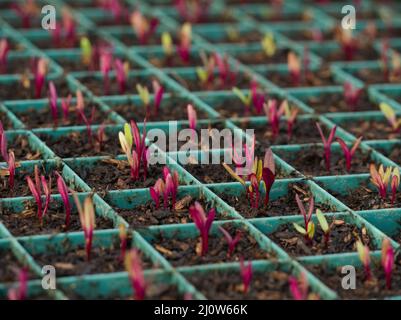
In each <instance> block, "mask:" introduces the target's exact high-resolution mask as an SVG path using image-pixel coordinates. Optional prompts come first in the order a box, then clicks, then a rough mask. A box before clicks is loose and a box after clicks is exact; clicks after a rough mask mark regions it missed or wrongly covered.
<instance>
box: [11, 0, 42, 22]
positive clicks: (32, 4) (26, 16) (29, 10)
mask: <svg viewBox="0 0 401 320" xmlns="http://www.w3.org/2000/svg"><path fill="white" fill-rule="evenodd" d="M11 8H12V9H13V10H14V11H15V13H16V14H17V15H18V16H19V17H20V18H21V24H22V27H23V28H25V29H26V28H30V27H31V19H32V18H33V17H34V16H35V15H36V13H37V12H38V7H37V5H36V0H26V1H25V3H24V2H22V3H12V4H11Z"/></svg>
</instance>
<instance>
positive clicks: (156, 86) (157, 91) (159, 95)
mask: <svg viewBox="0 0 401 320" xmlns="http://www.w3.org/2000/svg"><path fill="white" fill-rule="evenodd" d="M152 86H153V95H154V102H153V113H154V115H158V113H159V108H160V104H161V102H162V99H163V94H164V88H163V87H162V85H161V84H160V83H159V81H157V80H153V81H152Z"/></svg>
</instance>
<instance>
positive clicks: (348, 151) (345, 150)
mask: <svg viewBox="0 0 401 320" xmlns="http://www.w3.org/2000/svg"><path fill="white" fill-rule="evenodd" d="M362 138H363V137H362V136H361V137H359V138H358V139H357V140H356V141H355V143H354V145H353V146H352V148H351V149H349V148H348V146H347V144H346V143H345V142H344V140H343V139H341V138H339V137H337V138H336V140H337V142H338V143H339V144H340V147H341V149H342V150H343V153H344V157H345V167H346V170H347V172H350V171H351V161H352V158H353V156H354V154H355V152H356V150H357V149H358V147H359V145H360V143H361V141H362Z"/></svg>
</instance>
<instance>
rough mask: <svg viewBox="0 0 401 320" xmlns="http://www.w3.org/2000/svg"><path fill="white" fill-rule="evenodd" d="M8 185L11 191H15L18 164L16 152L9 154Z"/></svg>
mask: <svg viewBox="0 0 401 320" xmlns="http://www.w3.org/2000/svg"><path fill="white" fill-rule="evenodd" d="M7 164H8V173H9V177H8V184H9V186H10V189H14V180H15V169H16V167H17V164H16V163H15V155H14V151H12V150H10V151H9V152H8V161H7Z"/></svg>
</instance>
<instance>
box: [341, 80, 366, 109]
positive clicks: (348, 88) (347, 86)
mask: <svg viewBox="0 0 401 320" xmlns="http://www.w3.org/2000/svg"><path fill="white" fill-rule="evenodd" d="M362 92H363V89H362V88H358V87H355V86H353V85H352V83H351V82H348V81H346V82H344V85H343V94H344V100H345V103H346V104H347V106H348V108H349V109H350V110H351V111H355V110H356V109H357V107H358V102H359V100H360V98H361V94H362Z"/></svg>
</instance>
